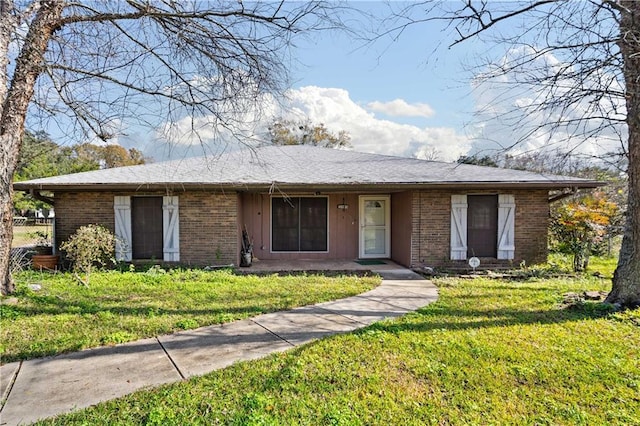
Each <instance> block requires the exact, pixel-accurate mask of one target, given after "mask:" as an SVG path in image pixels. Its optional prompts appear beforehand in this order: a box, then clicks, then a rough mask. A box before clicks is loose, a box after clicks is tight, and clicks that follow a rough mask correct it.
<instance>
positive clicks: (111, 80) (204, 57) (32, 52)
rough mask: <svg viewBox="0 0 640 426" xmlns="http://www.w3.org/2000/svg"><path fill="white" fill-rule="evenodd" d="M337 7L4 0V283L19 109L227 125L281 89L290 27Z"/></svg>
mask: <svg viewBox="0 0 640 426" xmlns="http://www.w3.org/2000/svg"><path fill="white" fill-rule="evenodd" d="M334 12H335V6H334V5H328V6H327V5H324V4H322V3H320V2H300V3H285V2H284V1H282V2H259V1H258V2H251V3H250V4H249V5H245V4H244V3H243V2H242V1H225V0H223V1H216V2H210V1H196V0H191V1H188V0H187V1H174V0H154V1H151V0H123V1H114V2H94V1H87V2H83V1H73V2H72V1H65V0H33V1H30V2H28V1H21V2H15V3H14V1H12V0H0V100H1V101H2V104H1V106H0V277H1V278H0V281H1V283H0V284H1V285H0V290H1V292H2V293H3V294H7V293H10V292H11V291H13V283H12V279H11V276H10V274H9V272H8V263H7V262H8V258H9V250H10V246H11V239H12V232H13V231H12V216H13V212H12V197H13V194H12V188H11V181H12V176H13V173H14V170H15V167H16V164H17V161H18V154H19V151H20V145H21V141H22V135H23V133H24V128H25V119H27V118H28V119H31V120H32V119H38V120H43V122H45V123H47V122H48V123H52V124H55V123H60V122H69V123H71V124H70V126H71V130H72V131H77V132H79V133H78V134H82V135H84V136H85V138H91V137H93V138H99V139H103V140H108V139H111V138H113V137H114V136H117V132H118V128H119V125H120V123H122V122H123V121H127V122H128V123H131V122H133V120H136V122H137V123H138V124H147V125H150V126H158V125H159V124H161V123H162V120H166V121H167V122H170V123H171V122H175V121H177V120H185V119H186V120H187V121H189V120H191V121H190V123H191V126H192V128H193V131H194V133H195V134H196V135H197V132H198V130H199V126H204V125H206V126H207V127H208V128H213V129H230V130H234V129H235V126H236V125H237V124H238V121H240V120H242V114H243V113H244V112H245V111H247V110H249V109H251V108H254V107H255V106H256V105H255V104H256V102H258V100H259V98H260V96H261V95H263V94H274V93H277V92H279V91H281V90H282V89H284V88H286V84H287V72H286V71H287V66H286V65H287V63H288V62H287V56H286V54H287V48H288V47H289V45H290V44H291V43H292V40H293V37H294V36H296V35H297V34H304V33H306V32H308V31H312V30H319V29H324V28H327V27H335V26H336V25H338V23H337V22H336V20H335V18H334V16H335V14H334ZM48 120H50V121H48ZM168 127H170V126H168Z"/></svg>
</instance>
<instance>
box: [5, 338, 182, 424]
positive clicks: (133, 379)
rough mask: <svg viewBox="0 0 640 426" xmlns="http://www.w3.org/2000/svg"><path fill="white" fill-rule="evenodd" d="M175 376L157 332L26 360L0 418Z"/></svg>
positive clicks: (25, 420) (25, 417) (59, 407)
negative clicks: (153, 335) (148, 336)
mask: <svg viewBox="0 0 640 426" xmlns="http://www.w3.org/2000/svg"><path fill="white" fill-rule="evenodd" d="M178 380H180V375H179V374H178V372H177V371H176V369H175V368H174V366H173V365H172V364H171V362H170V361H169V359H168V358H167V357H166V355H165V353H164V351H163V350H162V348H161V346H160V345H159V344H158V341H157V340H156V339H155V338H152V339H144V340H140V341H136V342H132V343H128V344H124V345H119V346H114V347H106V348H105V347H103V348H97V349H88V350H84V351H81V352H75V353H71V354H67V355H60V356H57V357H49V358H40V359H34V360H30V361H24V362H23V363H22V366H21V367H20V373H19V374H18V376H17V377H16V381H15V383H14V385H13V388H12V389H11V393H10V394H9V397H8V398H7V401H6V403H5V405H4V407H3V409H2V424H8V425H18V424H29V423H32V422H34V421H36V420H39V419H44V418H47V417H51V416H55V415H58V414H62V413H68V412H71V411H74V410H76V409H79V408H85V407H89V406H91V405H94V404H97V403H98V402H101V401H107V400H110V399H114V398H117V397H120V396H123V395H127V394H129V393H132V392H134V391H136V390H138V389H141V388H144V387H154V386H158V385H161V384H164V383H170V382H175V381H178Z"/></svg>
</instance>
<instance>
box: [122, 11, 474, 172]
mask: <svg viewBox="0 0 640 426" xmlns="http://www.w3.org/2000/svg"><path fill="white" fill-rule="evenodd" d="M357 6H358V7H359V8H361V9H363V10H365V11H366V12H369V13H381V12H382V11H384V10H386V9H385V7H386V6H385V5H384V4H382V3H381V2H373V3H364V2H360V3H357ZM440 31H441V29H439V28H437V27H436V26H432V25H425V26H415V27H412V28H410V29H408V30H406V31H405V32H404V33H403V34H402V36H401V37H400V38H398V39H397V40H392V39H390V38H385V39H382V40H379V41H377V42H367V41H365V40H360V39H355V38H353V37H352V36H350V35H348V34H345V33H339V32H321V33H317V34H315V35H312V36H310V37H307V38H303V39H297V40H296V42H295V43H296V46H295V47H294V48H293V49H292V51H291V55H292V59H293V60H292V62H291V63H290V78H291V88H290V90H289V91H288V92H287V93H286V96H287V101H286V102H285V105H286V107H285V108H284V109H279V110H278V111H277V112H274V115H275V116H277V117H280V116H281V117H284V118H288V119H292V120H296V119H300V120H304V119H309V120H311V122H313V123H323V124H324V125H325V126H326V127H327V128H328V129H329V130H331V131H333V132H335V133H338V132H339V131H341V130H345V131H347V132H348V133H349V134H350V136H351V144H352V149H353V150H356V151H363V152H371V153H379V154H387V155H396V156H407V157H420V158H428V159H437V160H444V161H453V160H455V159H457V158H458V157H459V156H460V155H463V154H466V153H468V152H469V149H470V147H471V142H470V138H469V137H468V135H467V134H466V132H467V130H466V129H465V125H466V124H467V123H468V122H469V121H470V120H471V116H472V114H473V98H472V96H471V83H470V80H471V77H472V75H471V74H470V73H468V72H464V70H463V64H462V61H463V60H464V58H465V56H466V55H468V54H469V52H470V49H471V51H472V49H473V44H472V43H469V45H468V46H464V47H462V48H460V49H454V50H447V49H446V47H445V48H441V49H439V51H438V52H436V53H434V49H435V47H436V41H437V40H440V39H442V34H441V33H440ZM271 118H272V117H267V118H266V120H269V119H271ZM185 127H187V125H186V124H185ZM132 139H133V140H132ZM135 139H136V138H129V139H128V138H120V143H121V144H122V145H124V146H126V147H132V146H136V145H138V146H139V143H140V142H139V141H138V140H135ZM143 149H144V151H145V152H146V153H148V154H150V155H151V156H153V157H154V158H155V159H156V160H160V159H165V158H167V157H168V156H169V155H168V154H167V152H168V151H167V150H165V149H164V148H163V147H162V146H160V147H159V146H158V144H155V143H154V142H153V141H147V142H145V143H144V145H143ZM170 152H171V154H170V156H171V157H175V156H179V155H184V151H183V150H180V149H176V147H172V148H171V151H170ZM197 152H198V149H197V148H196V149H194V150H193V151H190V154H194V153H197Z"/></svg>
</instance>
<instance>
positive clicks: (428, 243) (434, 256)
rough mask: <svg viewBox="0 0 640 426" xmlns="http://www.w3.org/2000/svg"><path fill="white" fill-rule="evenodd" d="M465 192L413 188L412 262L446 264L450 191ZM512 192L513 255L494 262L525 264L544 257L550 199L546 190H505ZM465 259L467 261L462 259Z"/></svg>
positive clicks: (447, 261) (448, 262) (448, 253)
mask: <svg viewBox="0 0 640 426" xmlns="http://www.w3.org/2000/svg"><path fill="white" fill-rule="evenodd" d="M464 193H465V192H450V191H444V190H442V191H438V190H435V191H429V190H425V191H415V192H414V193H413V200H412V210H413V213H414V214H413V219H412V229H413V234H412V242H411V244H412V246H411V263H412V265H419V264H425V265H429V266H447V265H451V264H452V263H453V264H455V263H456V262H452V261H450V260H449V259H450V244H451V243H450V239H451V195H452V194H464ZM500 193H504V194H513V195H514V196H515V203H516V217H515V246H516V251H515V259H514V260H513V261H511V262H510V261H494V262H492V263H494V264H504V265H508V264H511V263H513V264H515V265H518V264H520V262H521V261H523V260H524V261H525V262H526V263H527V264H529V265H531V264H535V263H541V262H545V261H546V259H547V229H548V224H549V202H548V191H546V190H515V191H514V190H504V191H500ZM472 194H497V192H496V191H473V192H472ZM463 263H466V262H463Z"/></svg>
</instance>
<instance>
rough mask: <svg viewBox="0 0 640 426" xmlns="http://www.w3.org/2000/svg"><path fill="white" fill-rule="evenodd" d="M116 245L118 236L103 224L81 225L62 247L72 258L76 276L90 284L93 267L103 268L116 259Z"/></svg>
mask: <svg viewBox="0 0 640 426" xmlns="http://www.w3.org/2000/svg"><path fill="white" fill-rule="evenodd" d="M115 246H116V237H115V236H114V235H113V234H112V233H111V232H110V231H109V230H108V229H107V228H105V227H104V226H101V225H86V226H82V227H80V228H79V229H78V230H77V231H76V233H75V234H73V235H72V236H71V238H69V240H67V241H66V242H64V243H63V244H62V245H61V246H60V249H61V250H63V251H64V252H65V254H66V256H67V258H68V259H69V260H71V262H72V267H73V271H74V272H75V273H76V274H75V276H76V278H77V279H78V280H79V281H80V282H81V283H82V284H84V285H87V286H88V285H89V278H90V276H91V270H92V269H93V268H96V267H97V268H103V267H106V266H108V265H110V264H112V263H113V262H114V261H115V260H114V255H115ZM78 272H81V273H83V274H84V275H85V277H84V279H83V278H81V277H80V276H79V275H78V274H77V273H78Z"/></svg>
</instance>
